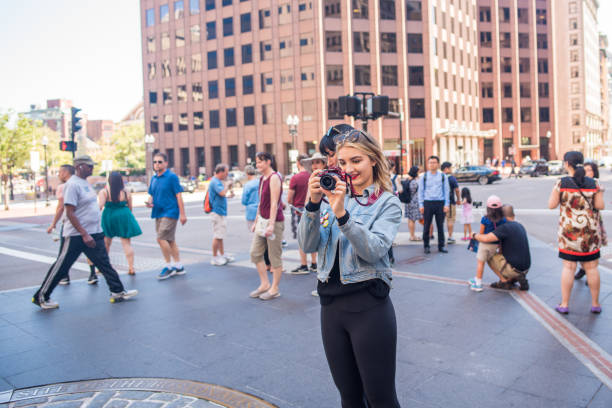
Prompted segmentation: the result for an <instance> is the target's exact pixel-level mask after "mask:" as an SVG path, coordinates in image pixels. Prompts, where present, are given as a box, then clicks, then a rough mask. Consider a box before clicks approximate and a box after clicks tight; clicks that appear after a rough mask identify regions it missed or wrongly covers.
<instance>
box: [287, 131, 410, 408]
mask: <svg viewBox="0 0 612 408" xmlns="http://www.w3.org/2000/svg"><path fill="white" fill-rule="evenodd" d="M334 142H335V145H336V150H335V151H336V157H337V159H338V164H339V165H340V167H341V171H339V170H340V169H337V173H336V174H335V175H334V174H330V173H329V172H330V170H332V171H333V170H334V168H329V169H327V170H326V171H322V170H318V171H315V172H313V174H312V176H311V177H310V179H309V192H310V200H309V202H308V204H307V205H306V207H305V216H302V219H301V221H300V225H299V228H298V242H299V244H300V247H301V248H302V250H303V251H304V252H314V251H318V262H317V264H318V265H319V269H318V276H317V278H318V280H319V282H318V288H317V289H318V292H319V296H320V302H321V333H322V337H323V346H324V349H325V354H326V356H327V362H328V364H329V367H330V370H331V374H332V377H333V379H334V382H335V384H336V387H337V388H338V391H339V392H340V397H341V399H342V406H343V407H365V406H366V405H365V402H364V401H365V400H367V401H368V406H369V407H385V408H388V407H390V408H393V407H399V402H398V400H397V395H396V390H395V364H396V361H395V359H396V346H397V326H396V320H395V310H394V308H393V304H392V303H391V299H390V298H389V291H390V289H391V267H390V262H389V255H388V251H389V248H391V244H392V243H393V239H394V238H395V236H396V234H397V230H398V228H399V225H400V223H401V217H402V210H401V207H400V201H399V199H398V198H397V197H396V196H395V195H394V194H393V193H392V187H391V180H390V176H389V169H388V162H387V160H386V159H385V157H384V156H383V153H382V151H381V149H380V147H379V146H378V145H377V144H376V142H374V141H373V140H372V138H371V137H370V136H368V135H367V134H366V133H364V132H362V131H359V130H354V129H353V130H350V131H348V132H343V133H339V134H337V135H336V136H334ZM321 176H324V177H321ZM330 177H331V179H333V180H334V182H331V179H330ZM323 200H326V201H327V202H328V203H329V205H326V206H323V207H321V202H322V201H323ZM374 334H375V335H374Z"/></svg>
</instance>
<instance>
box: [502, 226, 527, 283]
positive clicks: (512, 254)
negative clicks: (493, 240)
mask: <svg viewBox="0 0 612 408" xmlns="http://www.w3.org/2000/svg"><path fill="white" fill-rule="evenodd" d="M493 234H495V236H496V237H497V238H499V240H500V241H501V249H502V254H503V255H504V258H506V260H507V261H508V263H509V264H510V265H512V266H513V267H514V268H516V269H518V270H519V271H526V270H528V269H529V268H530V267H531V255H530V253H529V240H528V239H527V232H526V231H525V228H524V227H523V226H522V225H521V224H519V223H518V222H516V221H507V222H506V223H504V224H502V225H500V226H499V227H497V229H496V230H495V231H493Z"/></svg>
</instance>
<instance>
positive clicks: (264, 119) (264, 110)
mask: <svg viewBox="0 0 612 408" xmlns="http://www.w3.org/2000/svg"><path fill="white" fill-rule="evenodd" d="M273 120H274V105H273V104H267V105H261V123H263V124H264V125H267V124H269V123H272V121H273Z"/></svg>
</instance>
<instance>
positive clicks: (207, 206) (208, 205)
mask: <svg viewBox="0 0 612 408" xmlns="http://www.w3.org/2000/svg"><path fill="white" fill-rule="evenodd" d="M212 210H213V208H212V204H211V203H210V198H209V197H208V190H206V195H205V196H204V212H205V213H206V214H210V213H211V212H212Z"/></svg>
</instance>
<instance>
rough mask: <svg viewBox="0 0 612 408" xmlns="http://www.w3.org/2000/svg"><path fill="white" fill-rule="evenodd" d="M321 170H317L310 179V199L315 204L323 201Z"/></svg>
mask: <svg viewBox="0 0 612 408" xmlns="http://www.w3.org/2000/svg"><path fill="white" fill-rule="evenodd" d="M320 173H321V170H315V171H313V172H312V174H311V175H310V178H309V179H308V190H309V191H310V201H311V202H312V203H314V204H318V203H320V202H321V198H322V197H323V189H322V188H321V177H319V174H320Z"/></svg>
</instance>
